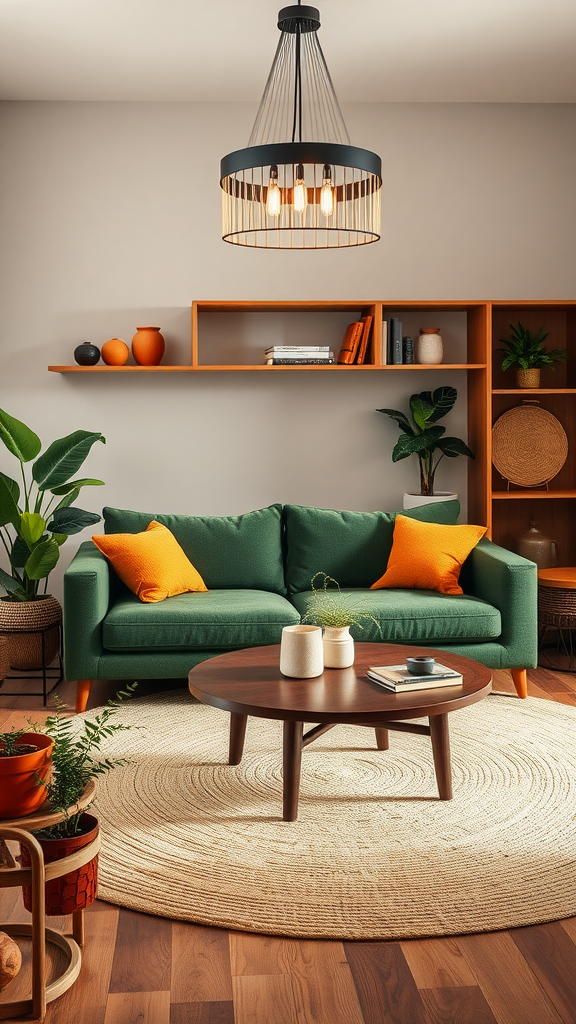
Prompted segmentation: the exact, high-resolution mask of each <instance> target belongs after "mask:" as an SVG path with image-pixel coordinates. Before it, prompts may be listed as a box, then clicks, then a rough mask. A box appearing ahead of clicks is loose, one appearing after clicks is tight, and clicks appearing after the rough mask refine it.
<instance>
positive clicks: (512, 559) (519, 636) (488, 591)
mask: <svg viewBox="0 0 576 1024" xmlns="http://www.w3.org/2000/svg"><path fill="white" fill-rule="evenodd" d="M462 587H463V589H464V592H465V593H467V594H471V595H472V596H473V597H479V598H480V599H481V600H482V601H487V602H488V604H491V605H494V607H495V608H498V610H499V611H500V615H501V617H502V634H501V638H500V640H501V643H502V645H503V646H504V647H506V648H507V658H506V660H507V662H508V666H514V667H518V668H535V667H536V665H537V664H538V567H537V565H536V564H535V563H534V562H530V561H528V559H527V558H522V557H521V556H520V555H516V554H515V553H514V552H513V551H507V550H506V548H501V547H499V546H498V545H497V544H494V543H493V542H492V541H491V540H486V539H485V538H484V539H483V540H481V541H480V542H479V543H478V544H477V545H476V547H475V548H474V550H473V551H472V552H471V554H470V556H469V557H468V558H467V560H466V563H465V566H464V567H463V573H462Z"/></svg>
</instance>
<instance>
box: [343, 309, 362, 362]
mask: <svg viewBox="0 0 576 1024" xmlns="http://www.w3.org/2000/svg"><path fill="white" fill-rule="evenodd" d="M363 330H364V324H363V323H362V321H361V320H355V321H354V323H353V324H348V327H347V328H346V333H345V335H344V341H343V342H342V348H341V349H340V352H339V353H338V362H339V363H344V364H345V365H347V366H349V365H350V364H351V363H353V362H354V360H355V358H356V353H357V351H358V345H359V344H360V339H361V337H362V331H363Z"/></svg>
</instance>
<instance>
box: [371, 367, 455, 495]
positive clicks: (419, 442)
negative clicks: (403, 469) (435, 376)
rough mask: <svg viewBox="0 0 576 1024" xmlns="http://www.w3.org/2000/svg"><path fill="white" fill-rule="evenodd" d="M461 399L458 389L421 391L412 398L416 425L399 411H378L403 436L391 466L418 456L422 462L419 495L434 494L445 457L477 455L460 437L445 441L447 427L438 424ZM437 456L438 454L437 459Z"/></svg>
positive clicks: (447, 438) (449, 438) (411, 410)
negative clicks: (396, 425)
mask: <svg viewBox="0 0 576 1024" xmlns="http://www.w3.org/2000/svg"><path fill="white" fill-rule="evenodd" d="M457 397H458V392H457V390H456V388H446V387H444V388H436V391H434V392H431V391H421V392H420V394H419V395H411V396H410V412H411V414H412V420H413V422H412V423H410V421H409V419H408V417H407V416H406V415H405V414H404V413H403V412H398V411H397V410H396V409H377V410H376V412H382V413H384V415H385V416H389V417H390V418H391V419H393V420H396V422H397V424H398V426H399V427H400V430H401V434H400V437H399V439H398V442H397V444H396V446H395V448H394V450H393V452H392V462H400V460H401V459H407V458H408V457H409V456H410V455H417V456H418V459H419V461H420V493H421V494H424V495H430V494H434V476H435V474H436V470H437V469H438V464H439V462H440V461H441V460H442V459H443V458H444V456H445V455H446V456H447V457H448V458H449V459H455V458H457V457H458V456H459V455H467V456H468V458H469V459H473V458H474V455H473V454H472V452H471V451H470V449H469V447H468V445H467V444H464V441H461V440H460V438H458V437H446V436H445V434H446V427H441V426H439V425H438V420H441V419H442V417H443V416H446V415H447V414H448V413H449V412H450V410H451V409H452V407H453V406H454V403H455V401H456V399H457ZM437 453H439V454H438V455H437Z"/></svg>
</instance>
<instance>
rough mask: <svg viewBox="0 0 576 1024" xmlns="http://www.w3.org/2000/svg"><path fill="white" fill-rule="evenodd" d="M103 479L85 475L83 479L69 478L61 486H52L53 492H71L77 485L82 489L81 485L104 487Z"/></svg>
mask: <svg viewBox="0 0 576 1024" xmlns="http://www.w3.org/2000/svg"><path fill="white" fill-rule="evenodd" d="M103 486H104V481H103V480H93V479H92V478H91V477H84V478H83V479H82V480H69V481H68V483H67V484H61V485H60V487H52V488H51V490H52V494H69V493H70V491H72V490H73V489H74V488H75V487H77V488H78V489H80V488H81V487H103Z"/></svg>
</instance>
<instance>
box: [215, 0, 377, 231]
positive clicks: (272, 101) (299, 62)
mask: <svg viewBox="0 0 576 1024" xmlns="http://www.w3.org/2000/svg"><path fill="white" fill-rule="evenodd" d="M319 25H320V20H319V12H318V10H317V8H315V7H310V6H304V5H295V4H294V5H291V6H290V7H285V8H283V9H282V10H281V11H280V13H279V15H278V27H279V28H280V29H281V36H280V41H279V43H278V47H277V50H276V55H275V57H274V61H273V64H272V68H271V70H270V74H269V76H268V80H267V83H266V87H265V90H264V94H263V96H262V101H261V103H260V107H259V109H258V113H257V115H256V120H255V122H254V127H253V129H252V134H251V136H250V140H249V144H248V147H247V148H246V149H241V150H237V151H236V152H234V153H229V154H228V155H227V156H225V157H224V158H223V160H222V161H221V172H220V174H221V176H220V185H221V188H222V227H223V238H224V240H225V241H227V242H231V243H233V244H236V245H247V246H253V247H258V248H275V249H329V248H342V247H344V246H353V245H365V244H366V243H368V242H375V241H377V240H378V239H379V237H380V187H381V184H382V170H381V162H380V158H379V157H378V156H377V155H376V154H375V153H372V152H370V151H369V150H366V149H359V148H357V147H355V146H351V145H350V140H349V137H348V132H347V130H346V125H345V123H344V118H343V117H342V112H341V110H340V107H339V105H338V100H337V98H336V94H335V91H334V87H333V85H332V81H331V78H330V73H329V71H328V68H327V66H326V61H325V60H324V55H323V53H322V49H321V46H320V42H319V40H318V37H317V34H316V30H317V29H318V27H319Z"/></svg>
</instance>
